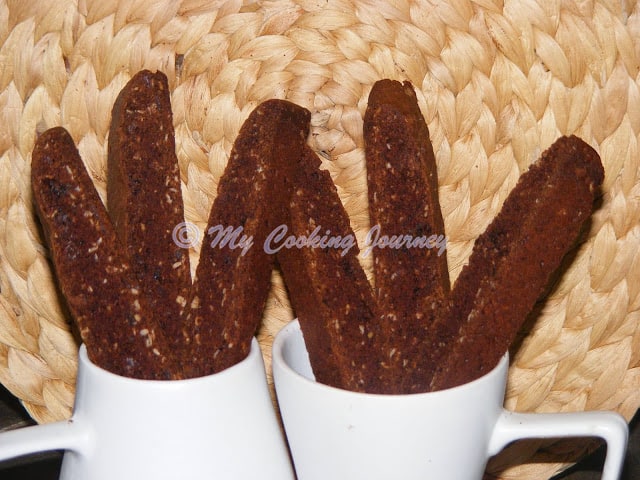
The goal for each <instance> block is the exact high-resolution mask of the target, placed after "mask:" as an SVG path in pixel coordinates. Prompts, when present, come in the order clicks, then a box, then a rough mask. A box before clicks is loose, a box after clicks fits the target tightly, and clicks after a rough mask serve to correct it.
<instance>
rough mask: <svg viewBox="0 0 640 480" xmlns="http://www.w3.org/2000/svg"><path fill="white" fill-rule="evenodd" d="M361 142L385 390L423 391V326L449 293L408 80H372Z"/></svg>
mask: <svg viewBox="0 0 640 480" xmlns="http://www.w3.org/2000/svg"><path fill="white" fill-rule="evenodd" d="M363 132H364V142H365V157H366V166H367V185H368V199H369V216H370V224H371V230H370V231H369V237H368V242H367V243H368V248H369V249H370V252H371V254H372V255H373V258H374V261H373V272H374V279H375V280H374V281H375V294H376V300H377V303H378V308H379V310H380V313H381V315H382V316H383V319H382V325H383V326H382V329H383V330H382V331H383V334H384V336H385V337H386V338H387V346H386V351H387V352H388V354H389V355H388V356H389V358H388V360H387V361H388V363H389V375H390V376H391V377H392V378H394V379H395V382H396V386H395V387H394V389H393V391H389V392H386V393H416V392H421V391H427V390H428V389H429V380H430V378H431V374H432V372H430V371H425V368H426V366H425V365H424V364H423V362H422V360H423V359H424V358H425V356H424V355H423V353H422V352H423V350H422V349H423V348H424V342H425V334H426V327H427V326H428V325H430V324H431V323H432V322H433V321H434V318H435V316H436V315H437V314H438V313H439V312H440V310H441V308H442V306H443V305H444V300H445V298H446V296H447V295H448V293H449V290H450V283H449V271H448V268H447V256H446V252H445V251H444V250H445V247H446V236H445V232H444V222H443V219H442V213H441V211H440V201H439V198H438V173H437V167H436V162H435V157H434V153H433V147H432V146H431V141H430V139H429V130H428V127H427V124H426V122H425V120H424V117H423V116H422V113H421V111H420V108H419V107H418V100H417V98H416V94H415V91H414V89H413V86H412V85H411V83H409V82H404V83H401V82H398V81H395V80H388V79H385V80H380V81H378V82H376V83H375V84H374V86H373V88H372V89H371V93H370V94H369V99H368V106H367V110H366V113H365V116H364V127H363Z"/></svg>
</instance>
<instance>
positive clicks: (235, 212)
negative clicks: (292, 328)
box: [183, 100, 310, 376]
mask: <svg viewBox="0 0 640 480" xmlns="http://www.w3.org/2000/svg"><path fill="white" fill-rule="evenodd" d="M309 119H310V113H309V111H308V110H306V109H304V108H302V107H299V106H297V105H295V104H293V103H290V102H287V101H284V100H269V101H266V102H264V103H262V104H260V105H259V106H258V107H257V108H256V109H255V110H254V111H253V112H252V113H251V114H250V115H249V117H248V118H247V120H246V121H245V122H244V124H243V125H242V127H241V129H240V132H239V134H238V137H237V138H236V141H235V143H234V145H233V148H232V151H231V156H230V158H229V162H228V164H227V167H226V169H225V171H224V173H223V175H222V177H221V178H220V183H219V184H218V192H217V196H216V198H215V200H214V202H213V206H212V208H211V212H210V215H209V220H208V225H207V231H206V232H205V234H206V235H205V237H204V241H203V245H202V249H201V252H200V259H199V263H198V267H197V270H196V275H195V280H194V285H193V288H192V291H191V296H190V298H189V300H188V305H187V307H186V316H185V323H184V330H183V331H184V340H185V341H186V342H187V345H188V349H189V356H188V359H187V360H185V363H186V364H187V366H190V367H191V368H193V371H190V372H189V373H188V375H189V376H198V375H206V374H209V373H215V372H218V371H221V370H224V369H225V368H228V367H230V366H232V365H235V364H236V363H238V362H240V361H241V360H243V359H244V358H245V357H246V356H247V354H248V352H249V349H250V345H251V340H252V338H253V336H254V335H255V334H256V331H257V329H258V326H259V324H260V321H261V319H262V314H263V309H264V306H265V303H266V299H267V296H268V293H269V290H270V287H271V272H272V269H273V266H274V262H275V256H274V255H273V254H268V253H267V252H265V249H264V248H263V245H264V243H265V240H266V239H267V236H268V235H269V234H270V233H271V232H272V231H273V230H275V229H276V227H277V226H278V225H280V224H281V223H282V222H283V220H282V217H283V216H284V211H285V210H286V207H287V204H286V202H287V201H288V198H289V194H288V191H289V190H290V186H289V185H288V184H287V179H288V178H289V174H287V171H288V170H290V169H292V168H293V167H294V163H296V162H298V161H299V159H298V157H297V155H298V152H299V151H300V150H301V147H300V145H301V144H303V143H304V142H305V141H306V137H307V135H308V132H309Z"/></svg>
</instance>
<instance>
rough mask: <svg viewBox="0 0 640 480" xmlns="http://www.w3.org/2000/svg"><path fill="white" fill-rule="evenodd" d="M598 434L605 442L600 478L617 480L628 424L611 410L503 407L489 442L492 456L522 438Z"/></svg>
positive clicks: (624, 448) (622, 458)
mask: <svg viewBox="0 0 640 480" xmlns="http://www.w3.org/2000/svg"><path fill="white" fill-rule="evenodd" d="M566 437H600V438H602V439H603V440H604V441H605V442H606V444H607V453H606V458H605V462H604V468H603V470H602V480H617V479H618V478H619V475H620V472H621V471H622V468H623V464H624V459H625V453H626V449H627V442H628V438H629V426H628V425H627V422H626V420H625V419H624V417H622V416H621V415H619V414H617V413H614V412H599V411H591V412H575V413H517V412H511V411H509V410H503V411H502V414H501V415H500V417H499V418H498V421H497V423H496V426H495V428H494V430H493V435H492V437H491V441H490V443H489V455H495V454H497V453H498V452H499V451H500V450H502V449H503V448H504V447H506V446H507V445H508V444H509V443H511V442H513V441H514V440H519V439H523V438H566Z"/></svg>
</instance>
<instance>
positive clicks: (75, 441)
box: [0, 418, 89, 461]
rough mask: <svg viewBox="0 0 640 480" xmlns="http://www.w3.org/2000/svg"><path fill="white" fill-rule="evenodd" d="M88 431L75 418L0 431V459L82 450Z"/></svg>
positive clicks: (86, 440)
mask: <svg viewBox="0 0 640 480" xmlns="http://www.w3.org/2000/svg"><path fill="white" fill-rule="evenodd" d="M88 439H89V432H88V430H87V429H86V428H84V426H83V425H82V424H81V423H79V422H78V421H77V420H74V419H73V418H71V419H70V420H66V421H60V422H54V423H46V424H43V425H33V426H30V427H23V428H18V429H16V430H10V431H7V432H2V433H0V461H3V460H8V459H10V458H15V457H20V456H23V455H28V454H30V453H38V452H47V451H52V450H74V451H77V452H80V451H82V449H83V447H85V446H86V445H87V442H88Z"/></svg>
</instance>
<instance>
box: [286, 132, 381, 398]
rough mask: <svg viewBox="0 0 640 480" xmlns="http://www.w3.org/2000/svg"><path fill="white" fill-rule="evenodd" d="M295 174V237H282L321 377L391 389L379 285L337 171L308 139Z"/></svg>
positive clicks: (291, 226) (289, 281)
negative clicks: (361, 255) (323, 166)
mask: <svg viewBox="0 0 640 480" xmlns="http://www.w3.org/2000/svg"><path fill="white" fill-rule="evenodd" d="M298 154H299V155H300V156H301V158H302V162H301V164H300V167H299V168H298V170H297V171H296V172H295V176H294V177H293V183H294V187H293V193H292V195H291V201H290V203H289V215H290V217H289V219H288V222H287V225H288V231H287V232H286V233H287V237H290V238H292V239H295V241H299V243H296V244H293V242H290V243H287V240H286V238H282V239H280V240H279V242H278V243H277V245H276V246H277V248H278V253H277V260H278V263H279V266H280V268H281V270H282V273H283V276H284V280H285V283H286V285H287V289H288V292H289V298H290V300H291V303H292V306H293V310H294V312H295V314H296V315H297V317H298V320H299V322H300V328H301V330H302V334H303V336H304V341H305V345H306V347H307V351H308V353H309V360H310V363H311V367H312V369H313V373H314V375H315V378H316V380H317V381H318V382H321V383H324V384H326V385H331V386H333V387H337V388H342V389H346V390H352V391H359V392H372V393H373V392H377V393H382V392H384V391H385V390H386V389H387V388H388V386H387V385H386V382H387V378H385V377H384V375H381V374H380V372H381V371H385V369H386V367H387V364H386V363H385V362H387V359H386V358H381V353H382V350H381V349H380V348H379V346H377V342H379V341H380V340H381V337H380V335H379V333H378V331H377V324H376V321H377V319H378V315H377V310H376V304H375V300H374V298H373V292H372V289H371V286H370V284H369V282H368V280H367V278H366V275H365V273H364V270H363V269H362V267H361V265H360V263H359V261H358V257H357V254H358V246H357V244H356V239H355V235H354V233H353V230H352V229H351V226H350V224H349V217H348V215H347V212H346V211H345V209H344V207H343V205H342V203H341V201H340V198H339V196H338V192H337V190H336V187H335V185H334V184H333V181H332V180H331V177H330V176H329V173H328V172H327V171H325V170H320V169H319V168H318V167H319V165H320V161H319V159H318V157H317V156H316V154H315V153H314V152H313V150H311V149H310V148H309V147H308V146H306V145H305V146H304V149H303V150H301V151H300V152H299V153H298Z"/></svg>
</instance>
